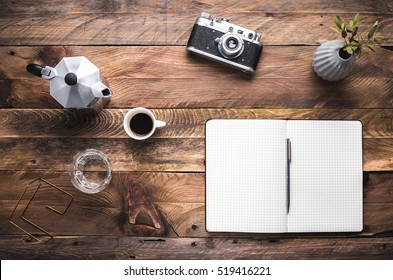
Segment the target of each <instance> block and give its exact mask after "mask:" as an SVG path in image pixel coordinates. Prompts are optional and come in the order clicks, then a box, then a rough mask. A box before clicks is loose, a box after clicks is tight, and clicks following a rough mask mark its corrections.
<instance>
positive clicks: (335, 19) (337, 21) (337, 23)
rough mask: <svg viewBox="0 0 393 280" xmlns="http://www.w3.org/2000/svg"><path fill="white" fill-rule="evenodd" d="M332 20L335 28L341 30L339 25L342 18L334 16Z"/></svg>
mask: <svg viewBox="0 0 393 280" xmlns="http://www.w3.org/2000/svg"><path fill="white" fill-rule="evenodd" d="M333 20H334V22H335V23H336V25H337V27H338V28H340V30H341V24H342V23H343V21H342V18H341V17H340V16H334V17H333Z"/></svg>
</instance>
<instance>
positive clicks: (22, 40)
mask: <svg viewBox="0 0 393 280" xmlns="http://www.w3.org/2000/svg"><path fill="white" fill-rule="evenodd" d="M193 2H195V1H192V2H191V3H193ZM269 2H270V3H269V4H271V3H272V1H269ZM274 2H275V1H274ZM89 3H95V2H91V1H89ZM185 3H190V2H189V1H186V2H185ZM67 4H68V2H67ZM226 4H227V3H226ZM87 6H89V5H87ZM224 6H226V5H219V8H220V9H221V8H225V7H224ZM28 7H35V5H28ZM48 7H51V8H52V7H55V5H53V4H51V5H49V6H48ZM328 7H330V5H328ZM146 9H149V7H146ZM159 9H161V8H159ZM173 9H175V8H173ZM153 10H154V9H153ZM204 10H206V9H197V10H194V11H192V12H189V13H186V14H185V13H180V14H174V13H172V14H168V13H164V14H163V13H161V12H158V13H154V12H151V11H150V12H148V11H146V10H145V12H143V11H142V12H140V13H139V11H138V13H137V14H129V13H126V14H114V13H98V14H97V13H94V12H90V11H89V12H88V13H87V14H79V13H65V14H64V13H63V12H64V11H61V14H56V16H49V15H46V14H43V15H42V14H37V15H36V14H33V15H30V16H26V15H24V14H22V15H20V14H5V15H3V16H2V17H1V19H0V45H185V44H186V43H187V40H188V38H189V35H190V33H191V29H192V26H193V25H194V22H195V19H196V18H197V17H198V16H199V14H200V12H201V11H204ZM357 11H361V10H356V12H357ZM146 13H148V15H145V14H146ZM335 13H338V14H340V15H343V12H342V11H341V8H340V9H339V10H336V12H335ZM388 13H389V10H384V11H383V12H382V14H379V15H377V16H375V15H364V14H363V15H362V19H361V21H362V22H361V24H362V25H364V26H371V25H372V24H373V23H374V22H375V20H377V19H378V20H379V22H380V23H381V25H380V28H379V32H381V34H384V35H385V36H387V37H389V38H390V39H389V40H388V41H387V42H386V43H385V45H392V43H393V39H392V37H393V22H392V17H391V15H389V14H388ZM213 15H216V16H217V17H220V16H227V17H229V18H230V19H231V22H233V23H235V24H238V25H240V26H244V27H247V28H250V29H254V30H257V32H259V33H260V34H261V35H262V39H261V40H262V42H263V43H264V44H265V45H288V44H296V45H299V44H306V45H316V44H320V43H323V42H324V41H327V40H330V39H333V38H337V37H336V36H337V35H336V34H335V33H334V32H333V31H332V30H331V29H330V28H328V27H329V26H333V25H334V23H333V21H332V15H333V14H327V11H325V10H321V11H318V12H317V14H310V13H304V14H293V13H287V12H284V13H276V12H273V13H272V12H269V11H268V10H262V11H259V12H250V13H242V12H239V11H238V10H237V9H235V10H228V12H223V11H217V12H216V13H214V12H213ZM343 16H344V17H345V18H348V19H349V18H352V17H353V14H349V15H343Z"/></svg>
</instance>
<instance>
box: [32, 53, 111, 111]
mask: <svg viewBox="0 0 393 280" xmlns="http://www.w3.org/2000/svg"><path fill="white" fill-rule="evenodd" d="M26 70H27V71H28V72H30V73H31V74H34V75H36V76H38V77H42V78H44V79H47V80H50V95H52V97H53V98H54V99H56V101H57V102H59V103H60V104H61V105H62V106H63V107H64V108H77V109H82V108H91V109H94V111H96V112H100V111H101V110H102V109H103V107H104V106H105V105H106V103H108V101H109V99H110V98H111V96H112V91H111V90H110V89H109V88H108V87H107V86H105V85H104V84H103V83H102V82H101V76H100V70H99V69H98V68H97V67H96V66H95V65H94V64H93V63H91V62H90V61H89V60H88V59H87V58H86V57H84V56H75V57H64V58H63V59H62V60H61V61H60V62H59V63H58V64H57V65H56V67H55V68H52V67H49V66H45V67H43V66H40V65H37V64H29V65H27V67H26Z"/></svg>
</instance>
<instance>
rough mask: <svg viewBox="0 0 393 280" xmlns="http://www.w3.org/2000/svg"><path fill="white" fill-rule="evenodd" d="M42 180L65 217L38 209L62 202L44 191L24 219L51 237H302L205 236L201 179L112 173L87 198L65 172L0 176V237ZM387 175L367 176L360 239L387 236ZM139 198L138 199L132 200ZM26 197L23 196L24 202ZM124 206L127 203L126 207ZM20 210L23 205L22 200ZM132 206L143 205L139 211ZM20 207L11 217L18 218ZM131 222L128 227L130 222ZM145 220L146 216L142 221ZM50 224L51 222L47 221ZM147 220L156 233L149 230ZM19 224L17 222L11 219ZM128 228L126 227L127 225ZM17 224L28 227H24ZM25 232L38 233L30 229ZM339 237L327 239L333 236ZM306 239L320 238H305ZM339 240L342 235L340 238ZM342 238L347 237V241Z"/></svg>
mask: <svg viewBox="0 0 393 280" xmlns="http://www.w3.org/2000/svg"><path fill="white" fill-rule="evenodd" d="M38 177H44V178H46V179H47V180H48V181H50V182H52V183H54V184H56V185H57V186H59V187H61V188H63V189H64V190H66V191H68V192H70V193H71V194H72V195H73V196H74V201H73V203H72V204H71V207H70V208H69V210H68V212H67V213H66V214H65V215H64V216H61V217H59V216H58V215H57V214H54V213H51V211H49V210H47V209H45V208H44V207H43V205H45V204H49V205H57V207H58V208H62V207H64V205H65V201H68V200H66V198H65V197H64V196H60V195H57V196H56V193H58V192H57V191H55V190H53V189H48V188H47V189H44V190H43V192H42V193H41V196H37V197H36V199H35V200H34V201H35V203H33V204H32V205H30V207H29V211H28V213H27V215H28V217H29V218H31V220H32V221H35V222H36V223H37V224H39V225H41V226H42V227H44V228H45V229H47V230H48V231H50V232H52V233H54V234H55V235H116V236H122V235H130V236H157V235H158V236H173V237H176V236H179V237H185V236H194V237H202V236H238V237H253V238H255V237H260V238H269V237H277V236H281V237H283V236H286V237H294V236H304V235H302V234H284V235H282V234H281V235H277V234H270V235H269V234H259V235H258V234H238V233H207V232H206V230H205V194H204V193H205V176H204V174H202V173H161V172H159V173H155V172H130V173H123V172H120V173H119V172H115V173H114V174H113V179H112V182H111V184H110V185H109V186H108V188H107V189H105V190H104V191H103V192H101V193H98V194H95V195H88V194H84V193H81V192H79V191H78V190H76V189H75V188H74V187H73V186H72V185H71V184H70V179H69V175H68V174H67V172H53V171H52V172H51V171H48V172H0V180H1V182H2V183H1V186H0V209H1V211H0V234H1V235H5V234H23V232H21V231H20V230H18V229H17V228H14V227H13V226H12V225H11V224H10V223H9V217H10V215H11V213H12V210H13V209H14V207H15V206H16V203H17V201H18V199H19V197H20V195H21V194H22V193H23V191H24V189H25V187H26V185H27V184H28V183H29V182H30V181H32V180H33V179H35V178H38ZM392 182H393V173H391V172H389V173H381V172H377V173H370V174H369V178H368V180H367V181H366V182H365V185H364V230H363V231H362V233H360V234H356V233H354V234H352V235H361V236H370V235H375V234H377V235H384V236H391V235H392V232H393V195H392V194H393V184H392ZM137 192H140V194H137ZM28 198H30V196H26V200H27V199H28ZM130 200H131V202H132V203H130ZM23 202H24V204H23V205H26V203H27V202H26V201H25V200H23ZM133 202H138V203H142V202H148V205H143V207H140V209H135V207H134V208H131V207H133ZM148 207H150V208H151V209H155V211H156V212H157V213H150V214H151V215H152V218H150V219H149V217H147V218H146V215H147V214H146V213H145V217H144V216H143V212H142V214H141V215H139V214H140V211H139V210H141V209H142V210H146V209H147V208H148ZM23 209H24V208H23V207H22V206H21V207H20V208H18V211H19V212H17V213H16V215H15V217H16V218H18V217H20V213H21V211H22V210H23ZM133 216H136V219H135V220H134V222H133V221H132V219H131V217H133ZM147 216H149V215H147ZM49 218H51V219H49ZM153 220H156V221H157V223H158V224H160V225H161V226H162V227H161V230H156V229H154V226H152V225H153ZM16 221H20V219H16ZM130 222H132V224H131V223H130ZM21 224H22V225H24V226H26V227H28V225H27V224H26V223H24V222H23V221H21ZM28 229H29V230H31V231H32V232H35V233H39V231H37V230H36V229H34V228H31V227H28ZM337 235H341V236H342V235H343V234H335V235H334V234H330V236H337ZM307 236H309V237H311V236H314V237H318V236H319V237H321V236H326V234H308V235H307ZM344 236H345V234H344ZM347 236H348V235H347Z"/></svg>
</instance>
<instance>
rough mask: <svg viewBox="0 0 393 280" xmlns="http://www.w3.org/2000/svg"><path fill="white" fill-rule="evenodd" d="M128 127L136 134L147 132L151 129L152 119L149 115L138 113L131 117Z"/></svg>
mask: <svg viewBox="0 0 393 280" xmlns="http://www.w3.org/2000/svg"><path fill="white" fill-rule="evenodd" d="M130 128H131V130H132V131H133V132H134V133H136V134H141V135H144V134H149V133H150V131H152V129H153V120H152V119H151V118H150V116H149V115H146V114H144V113H138V114H136V115H134V116H133V117H132V118H131V121H130Z"/></svg>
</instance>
